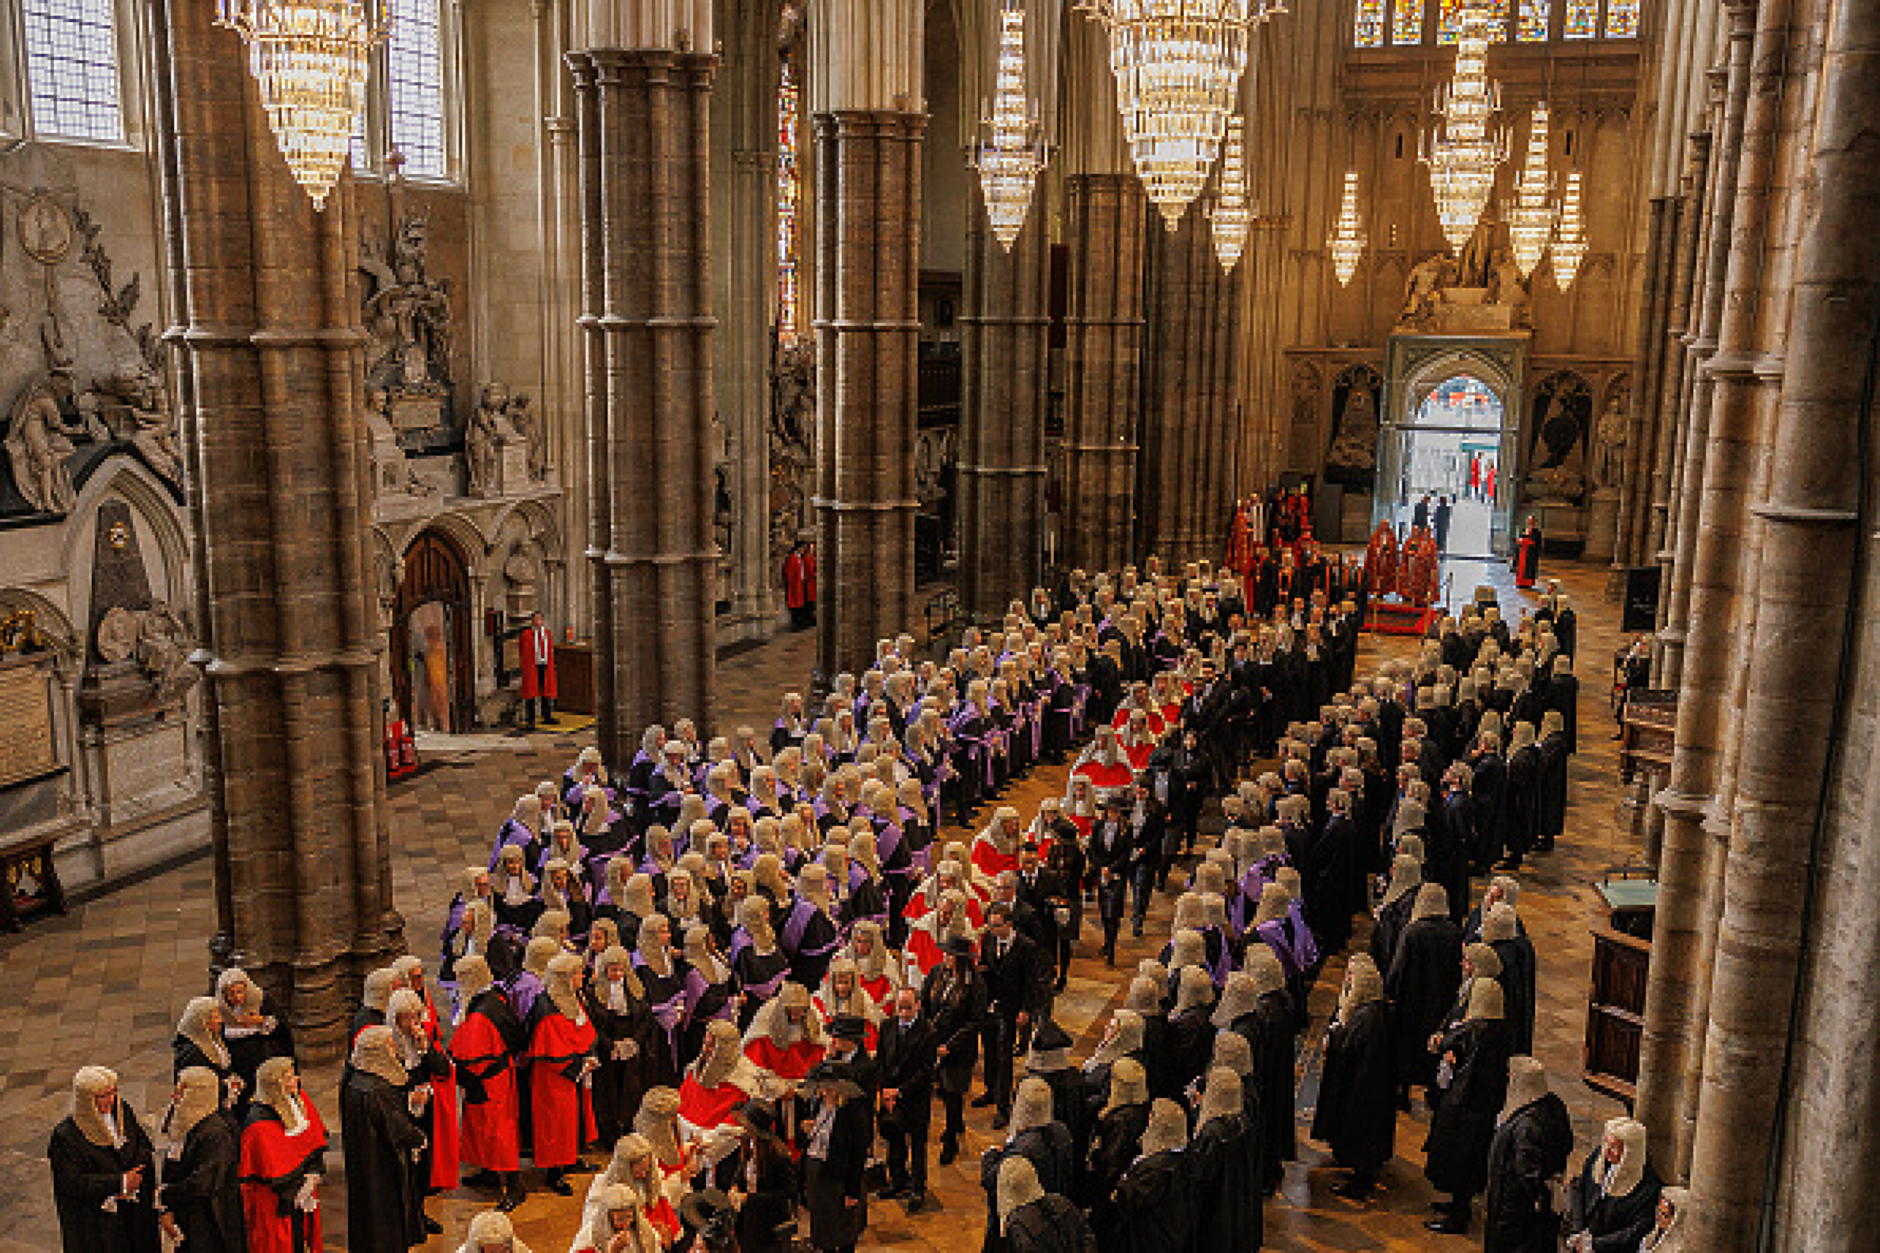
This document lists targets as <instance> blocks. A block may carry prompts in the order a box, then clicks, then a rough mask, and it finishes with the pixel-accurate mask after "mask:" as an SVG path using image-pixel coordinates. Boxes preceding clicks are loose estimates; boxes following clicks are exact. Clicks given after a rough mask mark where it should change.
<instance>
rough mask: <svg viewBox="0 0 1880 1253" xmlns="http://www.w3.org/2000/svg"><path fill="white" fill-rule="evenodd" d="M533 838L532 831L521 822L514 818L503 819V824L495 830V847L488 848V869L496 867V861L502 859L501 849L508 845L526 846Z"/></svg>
mask: <svg viewBox="0 0 1880 1253" xmlns="http://www.w3.org/2000/svg"><path fill="white" fill-rule="evenodd" d="M534 840H535V835H534V833H533V832H531V831H530V830H529V828H528V827H527V826H525V825H524V824H523V823H522V822H520V821H518V820H517V819H515V818H505V819H503V825H502V826H501V827H500V828H498V830H497V832H496V847H495V848H493V849H491V850H490V869H491V870H494V869H496V863H497V862H499V861H501V860H502V859H503V856H502V854H503V849H505V848H507V847H508V846H509V845H511V844H514V845H515V846H516V847H518V848H527V847H528V846H529V845H530V844H531V843H533V842H534Z"/></svg>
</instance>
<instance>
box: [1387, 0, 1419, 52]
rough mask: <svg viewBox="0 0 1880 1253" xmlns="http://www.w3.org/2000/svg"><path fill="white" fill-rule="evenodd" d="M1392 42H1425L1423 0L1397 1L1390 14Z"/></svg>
mask: <svg viewBox="0 0 1880 1253" xmlns="http://www.w3.org/2000/svg"><path fill="white" fill-rule="evenodd" d="M1390 41H1391V42H1392V43H1394V44H1420V43H1422V42H1423V0H1397V3H1396V6H1395V7H1394V8H1392V10H1391V14H1390Z"/></svg>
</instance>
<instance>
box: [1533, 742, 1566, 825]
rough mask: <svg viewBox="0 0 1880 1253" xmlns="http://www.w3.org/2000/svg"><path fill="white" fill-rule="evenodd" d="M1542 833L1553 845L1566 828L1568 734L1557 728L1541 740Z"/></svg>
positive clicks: (1540, 820)
mask: <svg viewBox="0 0 1880 1253" xmlns="http://www.w3.org/2000/svg"><path fill="white" fill-rule="evenodd" d="M1540 755H1541V756H1540V762H1541V778H1540V806H1539V824H1538V825H1539V832H1538V833H1539V835H1540V838H1541V842H1542V843H1544V844H1552V843H1553V842H1554V840H1555V839H1556V838H1557V837H1558V836H1559V835H1560V834H1561V833H1562V832H1563V831H1565V830H1566V829H1567V736H1566V733H1565V732H1564V731H1556V732H1554V733H1553V734H1552V735H1550V736H1548V737H1547V738H1546V739H1544V740H1542V741H1541V743H1540Z"/></svg>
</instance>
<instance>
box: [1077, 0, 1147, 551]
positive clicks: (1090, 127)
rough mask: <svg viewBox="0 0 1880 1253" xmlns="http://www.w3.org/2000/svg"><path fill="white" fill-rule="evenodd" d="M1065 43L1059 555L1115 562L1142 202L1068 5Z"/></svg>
mask: <svg viewBox="0 0 1880 1253" xmlns="http://www.w3.org/2000/svg"><path fill="white" fill-rule="evenodd" d="M1065 46H1066V52H1067V55H1066V58H1065V79H1066V88H1065V100H1066V107H1065V117H1066V121H1065V132H1064V149H1063V160H1064V164H1063V169H1064V174H1065V178H1064V200H1065V211H1064V243H1065V245H1066V246H1067V248H1068V249H1069V252H1070V293H1069V294H1070V307H1069V310H1068V312H1067V316H1066V319H1065V322H1066V326H1065V333H1066V343H1065V349H1064V375H1065V397H1064V442H1063V448H1064V543H1063V562H1064V564H1065V565H1067V566H1071V567H1083V568H1084V569H1086V570H1118V569H1121V568H1122V567H1123V566H1124V565H1125V564H1127V563H1128V562H1129V561H1131V560H1133V559H1134V557H1135V555H1136V554H1135V532H1136V525H1135V524H1136V514H1137V496H1136V472H1137V457H1138V456H1139V452H1138V440H1137V427H1138V424H1139V422H1140V420H1141V402H1142V346H1143V327H1144V321H1145V319H1144V308H1143V297H1144V282H1143V269H1144V265H1145V262H1146V249H1147V247H1148V239H1147V236H1146V234H1145V232H1146V230H1147V229H1148V208H1149V201H1148V198H1147V197H1146V196H1144V195H1143V192H1142V183H1141V182H1140V181H1139V180H1138V179H1137V178H1136V175H1135V172H1134V169H1133V167H1132V166H1131V164H1130V157H1129V148H1128V145H1127V143H1126V142H1125V140H1124V137H1123V124H1122V119H1121V116H1120V115H1119V114H1118V113H1117V110H1116V77H1115V75H1114V74H1112V73H1111V71H1110V64H1109V40H1108V38H1107V37H1106V36H1105V35H1104V33H1103V32H1102V30H1101V29H1099V28H1098V27H1097V24H1096V23H1094V22H1088V21H1085V20H1083V19H1082V18H1081V17H1077V16H1075V15H1073V16H1072V18H1071V19H1070V26H1069V28H1068V29H1067V30H1066V31H1065Z"/></svg>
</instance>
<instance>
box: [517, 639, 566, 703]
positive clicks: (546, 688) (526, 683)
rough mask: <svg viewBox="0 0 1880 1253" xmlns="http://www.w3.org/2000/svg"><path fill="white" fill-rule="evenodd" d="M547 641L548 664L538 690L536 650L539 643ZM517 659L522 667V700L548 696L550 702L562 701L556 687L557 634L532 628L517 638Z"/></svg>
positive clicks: (544, 667)
mask: <svg viewBox="0 0 1880 1253" xmlns="http://www.w3.org/2000/svg"><path fill="white" fill-rule="evenodd" d="M538 640H541V641H546V644H547V647H546V648H545V649H544V651H545V652H546V653H547V654H548V664H546V665H545V666H543V667H542V682H541V684H540V687H539V688H538V686H537V684H536V681H535V650H536V644H537V641H538ZM516 651H517V654H518V656H517V658H516V660H517V661H519V662H520V663H521V665H522V699H523V700H539V699H541V698H542V697H544V696H546V697H547V698H548V699H549V700H558V699H560V693H559V692H558V691H557V690H556V686H555V633H554V632H553V631H550V630H549V629H548V628H547V627H543V628H542V629H541V631H539V632H538V631H537V630H536V629H535V628H534V627H530V628H529V629H528V630H526V631H524V632H523V633H522V634H521V635H519V636H517V637H516Z"/></svg>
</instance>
